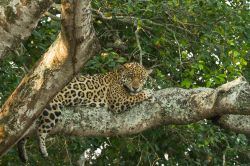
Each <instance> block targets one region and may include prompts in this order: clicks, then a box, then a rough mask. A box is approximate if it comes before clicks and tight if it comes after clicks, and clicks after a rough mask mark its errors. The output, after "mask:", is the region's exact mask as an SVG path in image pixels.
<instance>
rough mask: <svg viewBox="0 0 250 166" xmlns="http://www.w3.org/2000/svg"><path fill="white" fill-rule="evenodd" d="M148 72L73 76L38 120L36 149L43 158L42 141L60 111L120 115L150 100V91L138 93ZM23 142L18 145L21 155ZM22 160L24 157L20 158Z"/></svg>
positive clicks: (134, 67) (133, 67) (133, 68)
mask: <svg viewBox="0 0 250 166" xmlns="http://www.w3.org/2000/svg"><path fill="white" fill-rule="evenodd" d="M150 73H151V70H147V69H145V68H144V67H143V66H142V65H140V64H138V63H135V62H133V63H126V64H124V65H122V66H120V67H119V68H118V69H116V70H114V71H112V72H109V73H107V74H103V75H101V74H98V75H93V76H89V75H87V76H77V77H75V78H73V80H72V81H71V82H70V83H69V84H68V85H67V86H66V87H64V88H63V90H62V91H60V92H59V93H58V94H57V95H56V96H55V97H54V99H53V100H52V101H51V102H50V103H49V104H48V106H47V107H46V109H45V110H44V111H43V113H42V115H41V116H40V125H39V127H38V130H37V135H38V138H39V148H40V152H41V153H42V155H43V157H47V156H48V153H47V150H46V145H45V138H46V136H47V135H48V133H49V132H50V131H51V129H53V127H54V126H55V125H56V123H57V122H58V120H59V117H60V115H61V114H62V113H61V109H62V107H67V106H79V105H80V106H87V107H107V108H108V109H109V110H111V111H113V112H115V113H120V112H123V111H125V110H127V109H128V108H130V107H132V106H134V105H135V104H136V103H140V102H142V101H144V100H146V99H149V98H150V97H151V95H152V94H151V93H150V91H147V90H142V88H143V85H144V84H145V83H146V80H147V78H148V75H149V74H150ZM25 142H26V141H24V140H21V141H20V145H19V151H20V153H21V151H22V149H24V148H23V146H24V145H25ZM19 156H21V159H22V160H23V161H27V155H26V154H19ZM22 156H24V157H23V158H22Z"/></svg>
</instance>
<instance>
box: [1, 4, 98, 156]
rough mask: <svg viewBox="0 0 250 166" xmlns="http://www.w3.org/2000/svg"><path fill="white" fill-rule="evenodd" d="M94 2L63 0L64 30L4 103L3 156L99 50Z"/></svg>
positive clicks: (2, 112)
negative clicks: (93, 21) (92, 10)
mask: <svg viewBox="0 0 250 166" xmlns="http://www.w3.org/2000/svg"><path fill="white" fill-rule="evenodd" d="M90 2H91V0H85V1H73V0H71V1H70V0H69V1H67V0H65V1H63V2H62V32H61V33H60V34H59V36H58V38H57V40H56V41H55V42H54V43H53V44H52V45H51V47H50V48H49V50H48V51H47V52H46V53H45V54H44V55H43V57H42V58H41V59H40V60H39V61H38V62H37V64H36V65H35V66H34V68H33V69H32V70H31V71H30V72H29V73H28V74H27V75H26V76H25V77H24V78H23V80H22V81H21V83H20V84H19V86H18V87H17V88H16V90H15V91H14V92H13V93H12V94H11V96H10V97H9V98H8V100H7V101H6V102H5V103H4V105H3V106H2V109H1V111H0V156H2V155H4V154H5V153H6V151H7V150H8V149H9V148H10V147H11V146H13V145H14V144H15V143H16V142H17V141H18V140H20V139H21V138H22V137H23V135H24V134H25V132H26V131H27V130H28V129H29V128H30V126H32V124H33V123H34V121H35V119H36V118H37V117H38V116H39V115H40V113H41V112H42V110H43V109H44V107H45V106H46V105H47V103H48V102H49V101H50V100H51V98H53V96H54V95H56V94H57V93H58V92H59V91H60V90H61V89H62V88H63V87H64V86H65V85H66V84H67V83H68V82H69V81H70V80H71V79H72V78H73V77H74V75H75V73H77V72H78V71H79V70H80V68H81V67H82V66H83V65H84V64H85V63H86V62H87V60H88V59H89V58H90V57H91V56H93V55H95V53H96V52H97V51H98V50H99V44H98V42H97V38H96V36H95V31H94V28H93V25H92V22H91V12H90Z"/></svg>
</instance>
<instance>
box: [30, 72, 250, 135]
mask: <svg viewBox="0 0 250 166" xmlns="http://www.w3.org/2000/svg"><path fill="white" fill-rule="evenodd" d="M155 98H156V101H155V102H154V103H150V102H149V101H145V102H143V103H142V104H140V105H138V106H136V107H134V108H133V109H131V110H129V111H127V112H125V113H122V114H113V113H112V112H110V111H107V110H106V109H104V108H100V109H97V108H81V107H76V108H67V109H65V110H64V112H63V114H62V121H61V122H60V123H59V124H58V125H57V127H56V128H55V129H54V130H53V131H52V133H51V134H58V133H60V134H65V135H74V136H116V135H128V134H135V133H139V132H142V131H144V130H147V129H149V128H152V127H156V126H160V125H167V124H178V125H183V124H189V123H194V122H197V121H200V120H202V119H205V118H210V117H213V116H217V115H219V116H222V117H226V116H227V114H244V115H249V114H250V102H249V101H250V86H249V84H248V83H247V82H246V81H245V79H244V78H243V77H241V78H238V79H236V80H234V81H232V82H229V83H227V84H224V85H222V86H220V87H218V88H217V89H210V88H198V89H190V90H187V89H180V88H168V89H163V90H159V91H156V92H155ZM225 122H226V123H228V122H229V123H230V125H231V126H233V125H236V124H237V123H238V122H235V121H233V120H231V121H227V120H226V121H225ZM246 122H249V121H246ZM247 126H248V131H250V125H249V124H248V125H247ZM35 127H36V126H35V125H34V126H33V127H32V130H30V131H29V135H32V134H33V132H34V130H35ZM235 131H237V129H236V130H235ZM239 131H240V130H239Z"/></svg>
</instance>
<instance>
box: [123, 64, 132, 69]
mask: <svg viewBox="0 0 250 166" xmlns="http://www.w3.org/2000/svg"><path fill="white" fill-rule="evenodd" d="M122 66H123V67H125V68H126V69H128V68H130V67H131V66H132V64H131V63H125V64H123V65H122Z"/></svg>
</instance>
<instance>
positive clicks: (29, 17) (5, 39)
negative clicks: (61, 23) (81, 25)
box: [0, 0, 53, 59]
mask: <svg viewBox="0 0 250 166" xmlns="http://www.w3.org/2000/svg"><path fill="white" fill-rule="evenodd" d="M52 3H53V0H41V1H28V0H11V1H6V2H1V3H0V39H1V40H0V59H1V58H3V57H4V56H5V55H6V53H7V51H8V50H10V49H14V48H15V47H17V46H18V45H19V43H20V42H21V41H22V40H24V39H25V38H27V37H28V36H30V34H31V32H32V30H33V29H34V28H35V27H36V25H37V23H38V21H39V19H40V18H41V17H42V15H43V13H44V12H45V11H47V10H48V9H49V7H50V6H51V4H52Z"/></svg>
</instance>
